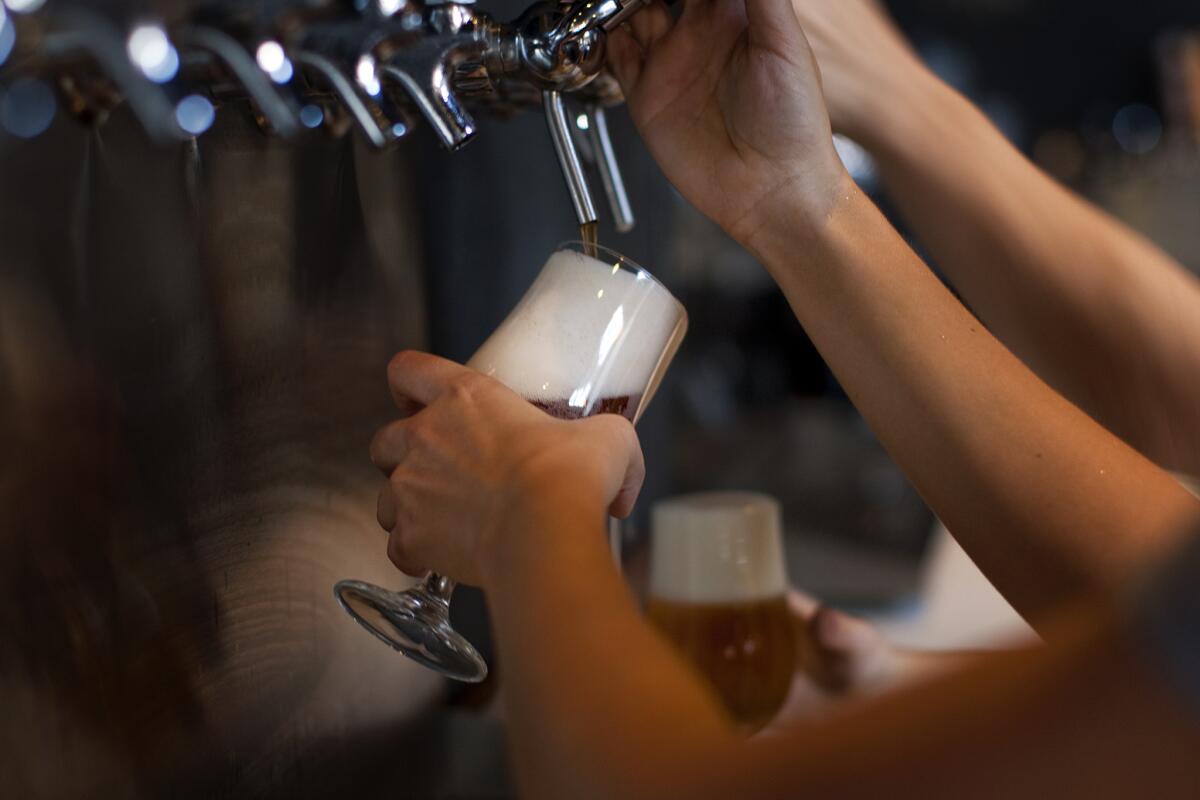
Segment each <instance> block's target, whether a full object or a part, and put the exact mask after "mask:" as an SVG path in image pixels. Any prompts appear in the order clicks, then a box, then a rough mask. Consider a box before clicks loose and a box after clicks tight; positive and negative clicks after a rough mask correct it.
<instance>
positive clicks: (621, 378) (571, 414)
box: [334, 243, 687, 682]
mask: <svg viewBox="0 0 1200 800" xmlns="http://www.w3.org/2000/svg"><path fill="white" fill-rule="evenodd" d="M589 254H590V255H589ZM686 331H687V314H686V313H685V312H684V309H683V306H682V305H681V304H680V303H679V301H678V300H676V299H675V298H674V297H673V296H671V293H670V292H668V291H667V289H666V288H665V287H664V286H663V285H662V284H661V283H659V282H658V281H657V280H655V279H654V277H653V276H651V275H650V273H648V272H646V271H645V270H643V269H642V268H641V267H639V266H638V265H637V264H634V263H633V262H632V261H629V260H628V259H626V258H624V257H623V256H621V255H619V254H617V253H615V252H613V251H611V250H608V249H606V248H603V247H596V246H594V245H588V246H587V249H586V250H585V249H584V245H582V244H581V243H571V244H568V245H564V246H563V247H561V248H560V249H559V250H558V251H557V252H555V253H554V254H553V255H552V256H550V259H549V260H548V261H547V262H546V265H545V266H544V267H543V268H542V271H541V273H540V274H539V275H538V277H537V279H536V280H535V281H534V282H533V285H532V286H530V287H529V290H528V291H527V292H526V293H525V296H524V297H523V298H522V299H521V301H520V302H519V303H518V304H517V306H516V308H514V309H513V310H512V312H511V313H510V314H509V315H508V317H507V318H506V319H505V320H504V322H502V323H501V324H500V327H499V328H497V329H496V331H495V333H493V334H492V335H491V336H490V337H488V340H487V341H486V342H484V343H483V346H482V347H480V348H479V351H478V352H477V353H476V354H475V355H474V356H473V357H472V358H471V360H470V361H469V362H467V365H468V366H470V367H472V368H474V369H476V370H478V371H480V372H482V373H483V374H485V375H490V376H491V377H493V378H496V379H497V380H499V381H501V382H502V383H504V384H505V385H507V386H508V387H509V388H511V389H513V390H514V391H515V392H517V393H518V394H520V395H521V396H522V397H524V398H525V399H527V400H529V402H531V403H533V404H534V405H536V406H537V407H539V408H541V409H542V410H544V411H546V412H547V413H549V414H552V415H553V416H556V417H561V418H564V419H576V418H581V417H587V416H591V415H592V414H603V413H613V414H621V415H622V416H624V417H625V418H627V419H629V420H630V421H631V422H636V421H637V419H638V418H639V417H640V416H641V414H642V412H643V411H644V410H645V408H646V404H647V403H649V402H650V398H651V397H652V396H653V395H654V392H655V391H656V390H657V388H658V384H659V382H660V381H661V380H662V376H663V373H664V372H665V371H666V369H667V365H668V364H670V362H671V359H672V357H673V356H674V355H675V351H676V350H677V349H678V348H679V344H680V342H681V341H682V340H683V336H684V333H685V332H686ZM453 591H454V583H453V581H451V580H449V579H448V578H445V577H443V576H439V575H435V574H430V575H429V576H428V577H426V579H425V580H424V582H422V584H421V585H420V586H418V587H416V588H415V589H410V590H409V591H407V592H392V591H389V590H386V589H381V588H380V587H378V586H373V585H371V584H368V583H364V582H362V581H353V580H344V581H340V582H339V583H338V584H337V586H336V587H335V589H334V593H335V595H336V596H337V598H338V601H339V602H340V603H341V604H342V607H343V608H344V609H345V610H346V611H347V612H348V613H349V614H350V615H351V616H353V617H354V618H355V619H356V620H358V622H359V623H360V624H362V626H363V627H364V628H366V629H367V630H368V631H370V632H371V633H372V634H374V635H375V636H376V637H378V638H379V639H382V640H383V641H384V642H386V643H388V644H390V645H391V646H392V647H394V648H396V649H397V650H399V651H400V652H401V653H404V654H405V655H407V656H409V657H410V658H412V659H414V660H416V661H419V662H420V663H422V664H424V665H425V666H428V667H430V668H432V669H435V670H437V671H438V672H441V673H442V674H444V675H446V676H448V677H450V678H454V679H456V680H461V681H470V682H474V681H481V680H483V678H484V677H485V676H486V675H487V664H486V663H485V662H484V660H483V658H482V657H481V656H480V655H479V653H478V652H476V650H475V648H474V647H472V646H471V644H470V643H469V642H468V641H467V640H466V639H464V638H463V637H462V636H461V635H459V634H458V633H457V632H456V631H455V630H454V629H453V628H452V627H451V626H450V618H449V609H450V595H451V593H452V592H453Z"/></svg>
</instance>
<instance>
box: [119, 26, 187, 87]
mask: <svg viewBox="0 0 1200 800" xmlns="http://www.w3.org/2000/svg"><path fill="white" fill-rule="evenodd" d="M125 49H126V50H127V51H128V53H129V60H130V61H132V62H133V63H134V65H136V66H137V68H138V69H140V70H141V71H142V74H143V75H145V76H146V77H147V78H149V79H150V80H152V81H154V82H155V83H166V82H167V81H169V80H171V79H172V78H174V77H175V74H176V73H177V72H178V71H179V53H178V52H177V51H176V50H175V47H174V45H172V44H171V41H170V40H169V39H168V38H167V33H166V31H164V30H163V29H162V28H161V27H159V26H158V25H139V26H138V27H136V28H134V29H133V31H132V32H130V34H129V40H128V41H127V42H126V44H125Z"/></svg>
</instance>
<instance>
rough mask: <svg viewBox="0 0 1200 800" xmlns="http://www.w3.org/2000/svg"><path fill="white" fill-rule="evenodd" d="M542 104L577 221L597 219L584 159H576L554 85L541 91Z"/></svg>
mask: <svg viewBox="0 0 1200 800" xmlns="http://www.w3.org/2000/svg"><path fill="white" fill-rule="evenodd" d="M542 104H543V105H544V106H545V109H546V124H547V126H549V128H550V141H552V142H553V143H554V153H555V155H557V156H558V165H559V166H560V167H561V168H562V172H563V178H565V179H566V181H567V191H568V192H569V193H570V195H571V205H573V206H574V207H575V217H576V218H577V219H578V220H579V224H580V225H585V224H588V223H593V222H595V221H596V204H595V202H594V201H593V200H592V193H591V190H590V189H588V185H587V176H586V175H585V174H584V172H583V162H581V161H580V160H579V150H578V149H577V148H576V147H575V140H574V138H572V136H571V119H570V116H569V115H568V114H567V107H566V103H565V102H564V101H563V96H562V92H559V91H557V90H554V89H551V90H547V91H545V92H542Z"/></svg>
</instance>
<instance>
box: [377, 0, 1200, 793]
mask: <svg viewBox="0 0 1200 800" xmlns="http://www.w3.org/2000/svg"><path fill="white" fill-rule="evenodd" d="M784 2H786V0H784ZM390 373H391V374H390V377H391V384H392V388H393V391H394V392H395V393H396V395H397V396H398V397H399V398H401V399H404V400H411V401H413V402H415V403H417V404H418V405H420V406H423V407H424V408H423V410H421V411H420V412H418V413H417V414H415V415H413V416H411V417H409V418H407V419H404V420H401V421H399V422H395V423H393V424H392V425H390V426H388V427H387V428H385V429H384V430H383V431H381V433H380V434H379V435H378V436H377V437H376V440H375V442H374V443H373V446H372V454H373V458H374V459H375V461H376V462H377V463H378V464H379V465H380V466H381V467H383V468H384V469H386V470H388V471H390V473H391V477H390V479H389V481H388V484H387V486H386V488H385V489H384V491H383V493H381V502H380V522H381V524H382V525H383V526H384V527H385V528H387V529H388V530H390V531H391V537H390V539H389V547H388V550H389V553H390V555H391V557H392V559H393V561H395V562H396V563H397V564H398V565H399V566H401V567H402V568H403V569H405V570H406V571H409V572H419V571H420V569H421V568H424V567H430V568H433V569H436V570H438V571H440V572H443V573H445V574H448V575H451V576H454V577H456V578H460V579H462V580H465V581H468V582H471V583H476V584H479V585H481V586H482V587H483V588H484V590H485V592H486V594H487V598H488V603H489V606H490V608H491V612H492V619H493V625H494V630H495V637H496V641H497V644H498V647H499V658H500V661H501V663H503V665H504V680H503V681H502V682H501V691H502V692H503V697H504V703H505V709H506V715H507V718H508V722H509V736H510V740H511V743H512V748H513V754H514V764H515V772H516V778H517V783H518V786H519V788H520V790H521V793H522V796H523V797H528V798H546V799H548V800H549V799H552V800H560V799H561V798H580V799H581V800H586V799H587V798H595V800H662V798H672V799H677V800H708V799H709V798H712V800H718V799H720V800H724V799H725V798H729V797H737V798H743V799H744V800H755V799H756V798H763V799H764V800H765V799H766V798H805V797H832V796H837V797H878V796H891V795H894V794H896V791H897V789H898V788H899V787H902V788H903V793H904V794H905V795H910V796H914V797H989V796H1006V797H1024V796H1089V797H1097V798H1104V797H1130V796H1150V797H1173V796H1183V795H1182V794H1181V793H1184V792H1186V789H1187V787H1189V786H1191V785H1193V784H1191V783H1188V782H1189V781H1192V782H1194V779H1195V778H1194V771H1193V769H1194V756H1195V753H1196V752H1197V751H1198V750H1197V749H1198V748H1200V680H1196V679H1200V664H1194V665H1192V666H1193V668H1194V670H1195V672H1194V674H1193V681H1192V683H1194V684H1195V686H1194V687H1193V688H1194V689H1195V690H1196V691H1197V693H1198V696H1197V698H1196V699H1197V707H1196V709H1195V710H1194V711H1192V712H1189V711H1188V709H1187V708H1186V706H1185V705H1184V704H1183V703H1181V700H1182V699H1183V698H1182V697H1181V695H1180V694H1179V693H1178V691H1177V690H1176V689H1174V688H1172V687H1171V685H1170V683H1169V682H1168V681H1167V680H1165V679H1163V678H1162V677H1161V676H1160V675H1158V674H1157V673H1156V672H1155V671H1154V668H1153V667H1151V666H1149V665H1150V664H1153V663H1154V662H1153V661H1149V660H1147V661H1143V659H1142V657H1141V656H1140V654H1139V651H1140V650H1141V649H1142V648H1143V647H1144V645H1141V644H1138V643H1136V642H1135V640H1134V638H1133V637H1132V636H1131V635H1130V631H1131V630H1133V629H1134V627H1133V626H1130V625H1128V624H1127V623H1124V622H1121V621H1120V620H1118V618H1117V616H1116V615H1115V614H1114V613H1112V612H1111V611H1110V610H1108V609H1107V608H1106V607H1105V606H1104V605H1103V604H1101V603H1094V604H1090V605H1084V606H1080V607H1079V608H1078V609H1077V610H1076V611H1075V612H1074V613H1072V614H1071V615H1070V616H1068V617H1066V618H1063V619H1060V620H1059V621H1057V622H1055V623H1053V626H1052V627H1053V630H1054V631H1055V632H1056V635H1054V636H1052V637H1050V638H1051V639H1052V643H1051V644H1050V645H1048V646H1047V647H1045V648H1039V649H1037V650H1035V651H1030V652H1027V653H1023V654H1019V655H1008V656H994V657H991V658H990V659H986V660H980V661H979V662H978V663H977V664H976V665H974V666H971V667H969V668H968V669H966V670H964V671H963V672H961V673H959V674H956V675H954V676H952V677H949V678H947V679H944V680H943V681H942V682H939V683H936V684H927V685H925V686H923V687H921V688H917V689H913V690H910V691H909V692H907V693H905V694H901V695H897V696H894V697H891V698H888V699H885V700H882V701H877V702H876V703H875V704H870V705H863V706H861V707H859V708H858V709H857V710H853V711H850V712H848V713H846V714H843V715H842V716H839V717H837V718H835V719H833V720H831V721H829V722H827V723H824V724H821V725H816V726H809V727H802V728H791V729H788V730H786V731H782V732H779V733H776V734H774V735H772V736H770V737H767V738H765V739H763V740H759V741H746V740H745V739H743V738H742V737H741V736H740V735H739V734H738V733H737V732H736V730H735V728H734V726H733V724H732V723H731V722H730V720H729V719H727V718H726V716H725V715H724V713H723V712H722V710H721V709H720V706H719V705H718V703H717V702H716V700H715V699H714V698H713V696H712V695H710V694H709V693H708V691H707V690H706V689H705V688H704V686H703V684H702V683H701V682H700V680H699V679H698V678H697V676H696V675H695V673H693V672H692V671H690V670H689V669H688V668H687V667H686V666H685V665H684V663H683V662H682V661H680V660H679V659H678V658H677V657H676V656H675V655H674V654H673V652H672V651H671V650H670V649H669V648H668V646H667V645H666V644H665V643H664V641H663V640H662V639H660V638H659V637H658V636H657V635H656V634H655V633H653V631H652V630H651V628H649V627H648V625H647V624H646V623H645V622H644V621H643V620H642V618H641V617H640V616H639V614H638V612H637V609H636V608H635V605H634V602H633V599H632V597H631V595H630V593H629V592H628V590H627V589H626V587H625V586H624V585H623V584H622V582H621V579H620V577H619V575H618V574H617V571H616V568H615V566H614V565H613V562H612V557H611V554H610V553H609V551H608V548H607V545H606V543H605V537H604V527H603V522H602V520H603V517H604V515H605V513H606V512H608V511H612V512H615V513H624V512H626V511H628V509H629V507H630V504H631V502H632V500H633V499H634V497H635V496H636V493H637V490H638V488H639V484H640V480H641V475H642V470H641V457H640V452H639V450H638V446H637V441H636V437H635V435H634V433H633V429H632V427H631V426H630V425H629V423H628V422H627V421H625V420H624V419H622V418H619V417H616V416H612V415H601V416H598V417H593V418H590V419H587V420H579V421H570V422H567V421H562V420H556V419H553V418H551V417H549V416H548V415H546V414H544V413H542V412H541V411H539V410H537V409H536V408H534V407H533V406H531V405H529V404H528V403H527V402H526V401H524V400H523V399H521V398H520V397H519V396H517V395H515V394H514V393H512V392H511V391H509V390H508V389H506V388H505V387H503V386H502V385H500V384H499V383H497V382H495V381H493V380H491V379H490V378H486V377H484V376H481V375H478V374H477V373H474V372H473V371H471V370H469V369H467V368H466V367H462V366H459V365H457V364H453V363H451V362H448V361H444V360H442V359H439V358H436V357H433V356H427V355H421V354H415V353H406V354H403V355H402V356H400V357H399V358H398V359H397V360H396V361H394V362H393V365H392V369H391V371H390ZM1198 544H1200V541H1198ZM1180 563H1182V564H1184V565H1188V564H1189V563H1190V567H1189V568H1190V569H1191V570H1192V571H1193V574H1190V577H1189V574H1183V575H1181V576H1178V577H1176V579H1175V580H1174V583H1173V586H1174V589H1173V591H1168V592H1167V593H1166V594H1165V595H1164V596H1163V597H1160V598H1156V599H1155V602H1153V603H1149V604H1148V607H1149V608H1150V610H1151V613H1146V614H1143V615H1142V616H1143V619H1144V620H1145V621H1144V622H1143V624H1142V625H1141V626H1139V627H1137V630H1139V631H1143V630H1145V631H1149V630H1151V629H1153V630H1155V631H1166V632H1167V634H1168V635H1167V636H1165V637H1162V638H1163V641H1166V642H1167V643H1168V644H1169V643H1170V642H1172V641H1177V642H1181V643H1182V645H1183V647H1182V649H1180V651H1179V652H1181V653H1183V654H1184V657H1183V658H1175V659H1173V660H1172V659H1167V660H1164V661H1165V662H1167V663H1171V664H1174V665H1175V666H1184V667H1186V666H1187V665H1188V661H1187V658H1186V654H1187V653H1189V652H1194V651H1195V648H1196V647H1198V646H1200V641H1198V640H1197V639H1200V637H1197V636H1196V629H1195V616H1194V614H1195V610H1194V609H1193V608H1192V607H1191V606H1188V605H1186V603H1187V602H1188V600H1189V598H1190V590H1191V587H1192V585H1193V584H1194V581H1195V580H1198V579H1200V548H1197V549H1196V550H1195V552H1194V553H1193V555H1192V558H1191V561H1190V562H1189V561H1187V560H1184V561H1181V562H1180ZM1167 586H1168V588H1170V587H1171V586H1172V584H1167ZM1191 600H1192V602H1193V603H1194V598H1191ZM1155 612H1161V613H1155ZM1160 620H1161V621H1165V622H1164V624H1159V621H1160ZM1172 620H1174V622H1175V623H1178V624H1179V625H1180V626H1181V627H1179V628H1178V630H1182V631H1183V633H1184V637H1183V639H1182V640H1180V639H1179V638H1178V637H1175V638H1172V636H1171V635H1170V634H1171V632H1172V631H1173V628H1172V625H1171V622H1172ZM1189 626H1190V627H1189ZM1188 631H1190V632H1191V633H1190V635H1191V636H1192V637H1193V638H1192V639H1191V640H1190V644H1189V640H1187V635H1188ZM1145 638H1146V640H1147V641H1148V642H1149V641H1156V639H1155V637H1154V636H1151V635H1146V636H1145ZM1189 648H1190V649H1189ZM1167 649H1169V648H1165V649H1164V652H1166V650H1167ZM1186 683H1187V682H1186V681H1185V682H1183V684H1181V685H1184V684H1186ZM1100 698H1102V700H1101V699H1100ZM1150 743H1152V745H1151V744H1150Z"/></svg>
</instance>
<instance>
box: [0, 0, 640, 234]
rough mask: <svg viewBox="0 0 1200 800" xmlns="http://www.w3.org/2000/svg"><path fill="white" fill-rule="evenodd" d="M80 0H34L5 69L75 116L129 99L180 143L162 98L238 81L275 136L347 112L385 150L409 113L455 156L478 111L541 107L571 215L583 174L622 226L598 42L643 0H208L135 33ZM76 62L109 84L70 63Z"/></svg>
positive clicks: (579, 199) (337, 123)
mask: <svg viewBox="0 0 1200 800" xmlns="http://www.w3.org/2000/svg"><path fill="white" fill-rule="evenodd" d="M81 2H82V0H44V5H43V6H42V10H41V11H38V12H36V14H25V15H23V16H24V17H26V18H30V17H37V19H34V20H29V19H24V20H22V24H23V25H24V26H25V27H26V28H27V29H29V30H31V31H33V33H32V34H31V35H28V36H23V37H22V40H23V41H24V42H27V43H29V44H26V45H24V46H23V47H22V46H21V45H18V47H17V49H16V50H17V52H15V53H13V54H12V56H13V57H9V58H7V59H6V61H3V62H0V70H3V71H4V74H5V76H7V75H8V74H10V71H17V72H20V71H22V70H34V71H37V72H39V73H45V72H47V71H53V72H54V73H56V74H57V75H58V77H59V85H60V88H62V89H63V90H64V91H66V92H67V93H68V95H69V96H70V99H71V102H72V105H73V107H77V108H76V111H77V113H78V114H79V116H81V117H82V118H85V119H92V120H97V121H98V120H101V119H103V116H104V113H103V112H104V111H106V110H107V108H108V107H110V106H111V105H112V104H113V103H115V102H118V101H119V100H120V99H121V98H124V100H125V101H127V102H128V103H129V106H130V108H131V109H132V111H133V112H134V114H135V115H136V116H137V117H138V119H139V120H140V121H141V122H142V124H143V126H144V128H145V129H146V130H147V131H148V132H149V134H150V135H151V136H152V137H153V138H154V139H156V140H159V141H164V142H169V141H176V140H179V139H181V138H185V136H186V135H187V134H185V131H184V130H183V129H182V127H181V125H182V123H180V122H178V121H177V116H176V115H177V109H176V104H175V102H174V100H173V98H174V97H175V95H177V94H179V92H180V91H181V87H182V86H184V85H194V84H196V82H198V81H199V82H200V86H199V87H198V88H199V93H200V94H202V95H203V94H204V93H205V92H204V88H205V87H204V85H203V81H205V80H208V81H211V84H210V85H209V86H208V87H207V88H208V90H209V92H213V93H216V94H217V95H220V93H221V92H226V91H228V89H229V87H231V86H233V87H234V88H236V89H240V92H241V93H243V94H244V95H245V96H247V97H248V98H249V99H250V100H251V103H252V106H253V108H254V110H255V115H256V118H257V119H258V120H259V121H260V122H261V123H262V124H263V127H264V129H266V130H268V131H269V132H271V133H275V134H278V135H280V136H283V137H285V138H291V137H294V136H297V135H299V134H300V133H301V132H302V130H303V129H304V128H313V127H319V126H324V127H325V128H326V129H327V130H329V131H331V132H333V133H334V134H335V135H337V134H340V133H341V132H343V131H345V130H346V128H347V127H349V125H350V124H351V123H353V124H354V125H355V126H357V127H358V128H359V130H361V131H362V133H363V135H364V136H365V137H366V139H367V141H368V142H369V143H370V144H371V145H372V146H373V147H376V148H382V147H385V146H387V145H388V144H390V143H392V142H394V141H396V140H397V139H400V138H402V137H403V136H405V135H407V133H408V131H409V130H410V129H411V127H412V122H413V117H414V116H418V115H419V116H420V117H422V118H424V119H425V120H426V121H427V122H428V123H429V125H430V127H431V128H432V129H433V131H434V134H435V135H436V136H437V137H438V139H439V140H440V141H441V143H442V144H443V145H444V146H445V147H446V148H447V149H449V150H452V151H453V150H457V149H459V148H461V147H463V146H464V145H465V144H466V143H467V142H469V141H470V140H471V138H472V137H473V136H475V134H476V131H477V126H476V123H475V119H474V117H473V116H472V110H474V109H475V108H482V109H486V110H492V111H496V112H499V113H501V114H504V113H509V112H511V111H513V110H515V109H517V108H522V107H533V106H539V107H540V108H541V109H542V111H543V113H544V114H545V117H546V122H547V127H548V129H549V132H550V138H551V143H552V145H553V147H554V152H555V155H556V157H557V159H558V161H559V165H560V167H561V169H562V172H563V177H564V181H565V182H566V184H567V189H568V192H569V196H570V198H571V203H572V207H573V209H574V211H575V214H576V217H577V218H578V220H579V222H580V223H581V224H587V223H594V222H595V221H596V218H597V216H598V215H597V209H596V202H595V200H594V196H593V191H592V189H591V187H590V186H589V178H588V172H589V170H594V171H595V172H596V173H598V176H599V179H600V182H601V185H602V187H603V191H604V193H605V195H606V196H607V199H608V203H607V205H608V207H609V209H610V211H611V213H612V217H613V220H614V222H615V225H616V228H617V230H619V231H625V230H628V229H629V228H630V227H632V225H633V214H632V211H631V209H630V205H629V199H628V196H627V195H626V193H625V186H624V182H623V180H622V178H621V174H620V171H619V169H618V167H617V163H616V159H615V157H614V154H613V147H612V143H611V140H610V138H609V134H608V124H607V119H606V118H605V112H604V107H605V106H606V105H611V104H612V103H614V102H618V101H619V100H620V92H619V90H617V89H616V88H615V81H613V80H612V78H611V76H609V75H607V74H605V72H604V62H605V58H604V51H605V43H606V38H607V34H608V31H611V30H612V29H613V28H614V27H615V26H617V25H619V24H621V23H622V22H623V21H624V20H625V19H627V18H628V17H629V15H630V14H632V13H633V12H634V11H635V10H636V9H637V8H638V7H639V5H640V3H641V2H642V0H575V2H561V1H560V0H539V1H538V2H536V3H535V4H534V5H532V6H531V7H530V8H528V9H527V10H526V11H525V13H523V14H522V15H521V16H520V17H519V18H518V19H517V20H515V21H514V22H512V23H504V22H498V21H496V20H494V19H493V18H492V17H490V16H489V15H488V14H486V13H483V12H481V11H478V10H477V9H476V7H475V5H474V0H354V2H353V3H351V2H347V0H263V2H262V3H260V4H256V5H252V6H251V5H245V4H236V3H233V2H230V1H229V0H210V2H207V3H205V4H204V5H203V6H202V7H201V8H200V10H199V11H198V13H197V14H196V15H195V18H194V19H176V20H175V21H174V22H173V24H172V25H171V26H170V27H169V29H168V27H167V26H163V25H158V24H154V23H149V24H142V25H138V26H137V27H134V28H133V29H132V30H130V31H124V30H123V29H122V28H121V26H120V25H118V24H117V23H116V22H115V21H110V20H109V19H107V18H106V17H105V16H104V15H101V14H100V13H98V12H96V11H93V10H89V9H87V8H83V7H81ZM7 5H9V6H10V7H11V3H8V4H7ZM43 12H45V13H43ZM7 23H8V24H7V26H6V27H5V28H3V30H6V31H7V32H8V34H9V35H10V38H11V34H12V30H13V26H12V20H11V19H8V20H7ZM168 30H170V33H169V34H168ZM139 37H140V38H139ZM135 45H136V46H135ZM176 46H178V47H179V48H181V50H180V51H176V49H175V48H176ZM9 49H10V50H11V49H12V47H11V42H10V43H9ZM4 55H5V56H9V55H10V54H9V53H5V54H4ZM151 61H154V63H150V62H151ZM159 61H161V62H162V63H159ZM81 63H83V64H86V63H91V64H92V65H94V66H95V67H98V68H99V69H98V72H100V73H101V74H103V76H104V78H105V80H101V81H96V80H94V79H93V76H91V75H88V74H86V73H84V72H80V71H79V69H80V65H81ZM181 68H182V69H186V72H187V75H186V76H185V77H181V78H180V79H179V80H178V81H177V80H176V79H175V74H176V71H179V70H181ZM111 87H115V89H116V90H117V91H115V92H114V91H111ZM184 99H187V98H184ZM181 102H182V101H181ZM469 108H470V109H472V110H469ZM209 111H210V112H211V107H210V108H209ZM188 127H189V130H193V131H194V130H198V129H199V128H198V127H197V126H188Z"/></svg>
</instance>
